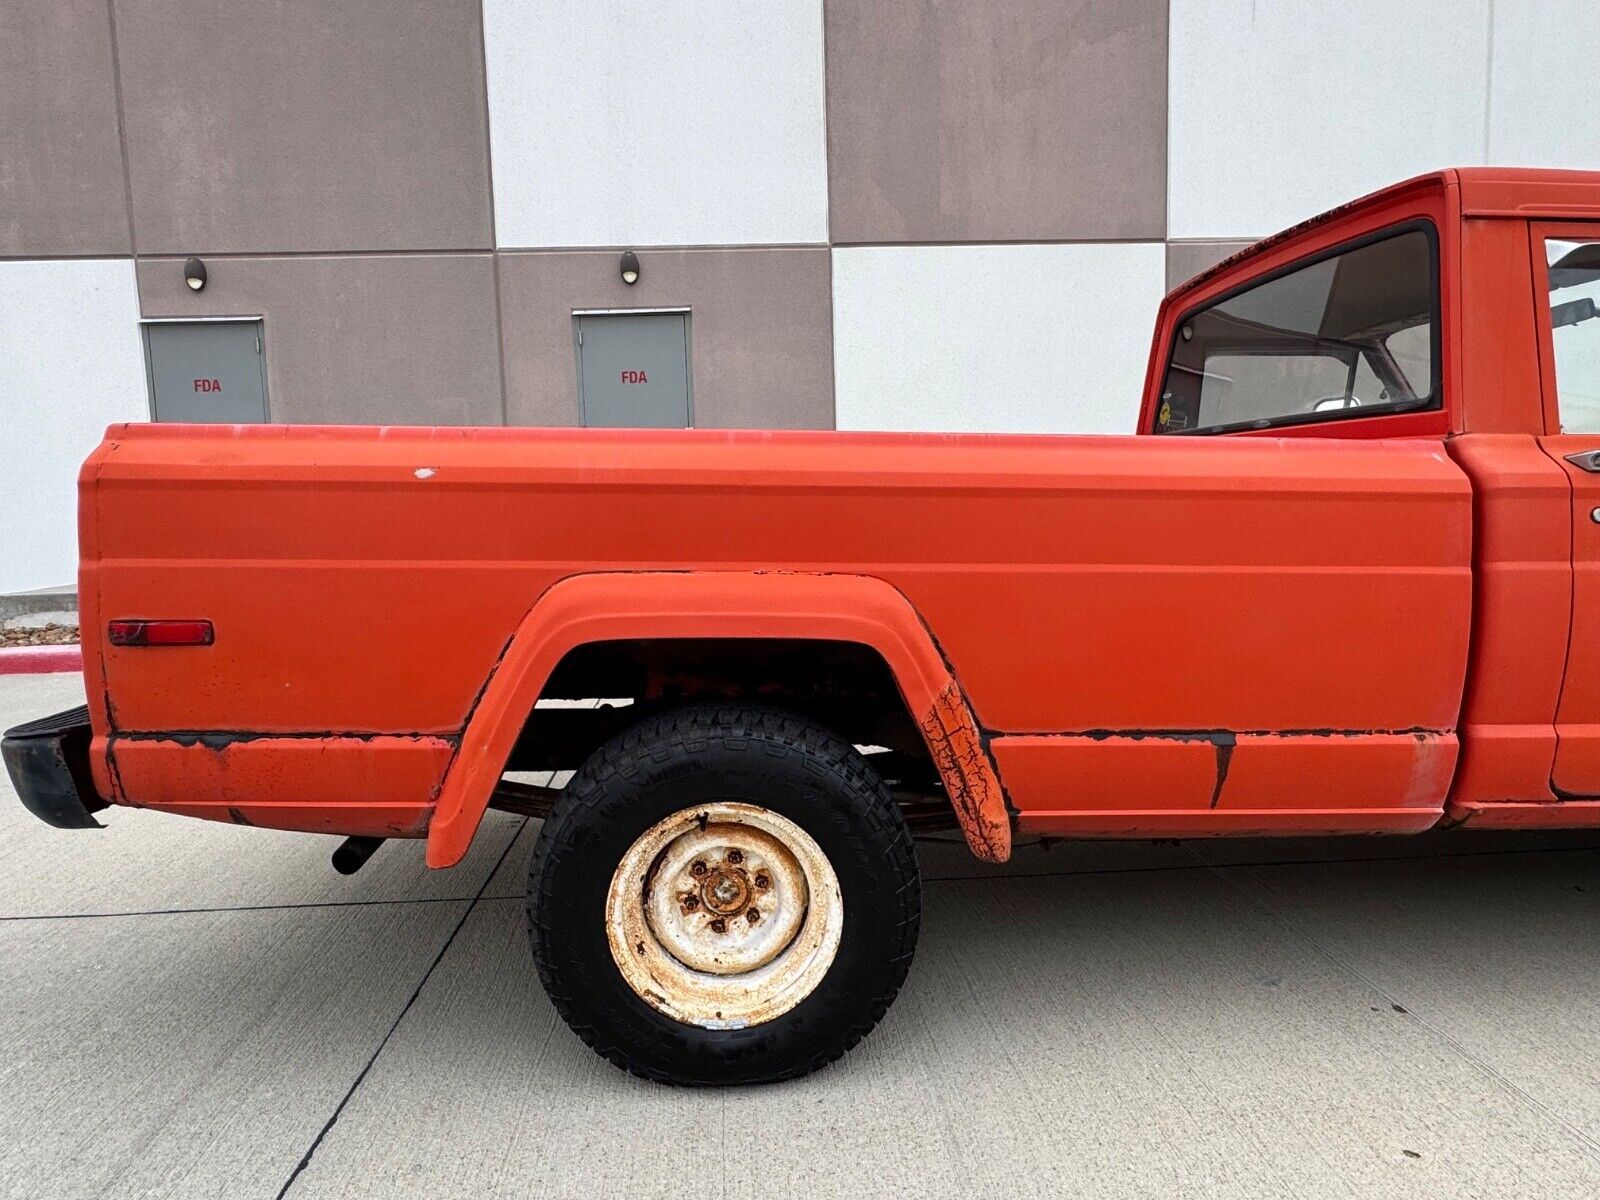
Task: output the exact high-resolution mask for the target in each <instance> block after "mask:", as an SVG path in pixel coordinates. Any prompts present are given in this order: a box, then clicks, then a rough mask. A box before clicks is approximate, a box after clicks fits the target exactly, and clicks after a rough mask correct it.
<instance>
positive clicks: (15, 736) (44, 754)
mask: <svg viewBox="0 0 1600 1200" xmlns="http://www.w3.org/2000/svg"><path fill="white" fill-rule="evenodd" d="M91 736H92V734H91V733H90V730H89V708H88V706H87V705H80V706H78V707H77V708H69V709H68V710H67V711H66V712H62V713H56V714H55V715H54V716H50V717H40V718H39V719H38V720H37V721H29V722H28V723H27V724H26V725H18V726H17V727H16V728H15V729H8V730H6V734H5V737H4V738H3V739H0V757H3V758H4V759H5V760H6V770H7V772H9V773H10V775H11V785H12V786H13V787H15V788H16V789H17V795H18V796H19V797H20V798H21V800H22V806H23V807H24V808H26V809H27V810H28V811H29V812H31V813H32V814H33V815H34V816H36V817H38V818H39V819H40V820H41V821H43V822H44V823H45V824H46V825H54V826H55V827H56V828H57V829H100V828H103V826H101V824H100V822H99V821H96V820H95V819H94V817H92V816H91V815H90V814H91V813H95V812H99V811H100V810H101V809H102V808H105V807H106V802H105V801H104V800H102V799H101V798H100V796H99V794H98V793H96V791H95V790H94V776H93V775H92V774H91V772H90V770H89V739H90V737H91Z"/></svg>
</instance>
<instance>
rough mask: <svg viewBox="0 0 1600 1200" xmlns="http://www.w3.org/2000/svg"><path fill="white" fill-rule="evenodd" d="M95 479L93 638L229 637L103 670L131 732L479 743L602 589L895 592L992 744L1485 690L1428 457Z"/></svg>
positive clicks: (172, 437) (122, 438) (1438, 720)
mask: <svg viewBox="0 0 1600 1200" xmlns="http://www.w3.org/2000/svg"><path fill="white" fill-rule="evenodd" d="M96 458H97V460H98V463H97V470H98V482H97V483H95V485H94V487H93V495H91V496H89V497H88V501H89V503H90V505H91V506H92V507H93V509H94V511H95V513H96V514H97V515H96V516H95V517H94V518H93V520H94V522H95V523H96V524H97V525H98V537H97V540H98V545H99V548H100V549H99V554H100V557H99V560H98V562H97V563H96V564H95V569H94V572H93V575H92V577H91V580H92V583H93V585H94V586H95V587H96V588H97V589H98V591H99V596H98V603H97V607H96V609H95V611H96V612H97V613H98V617H99V619H101V620H109V619H112V618H114V617H118V616H130V615H132V616H140V615H149V614H151V613H154V612H157V611H159V612H160V613H162V614H165V613H167V612H172V613H176V614H180V615H195V616H205V617H207V618H209V619H211V620H212V621H213V622H214V623H215V625H216V630H217V638H216V644H215V646H213V647H210V648H208V649H206V650H205V651H202V652H196V653H193V654H187V655H179V654H170V655H164V654H154V653H147V652H143V651H138V650H121V649H115V648H107V649H105V651H104V654H105V663H106V671H107V677H108V679H107V681H108V683H109V685H110V691H111V695H112V697H113V701H114V702H115V703H117V704H118V712H117V718H116V719H117V723H118V725H119V727H122V728H128V729H139V730H161V729H167V728H174V727H180V726H181V727H191V726H193V725H195V724H196V722H200V723H201V726H200V727H203V728H216V729H249V730H269V731H278V732H291V731H295V730H301V729H326V728H349V729H360V730H369V731H373V732H392V733H403V732H418V731H426V732H446V731H453V730H459V729H460V728H461V727H462V725H463V724H464V722H465V720H466V717H467V712H468V709H469V708H470V706H471V704H472V702H473V698H474V697H475V696H476V695H477V694H478V691H479V689H481V688H482V686H483V682H484V680H485V679H486V678H487V676H488V674H489V671H490V668H491V667H492V666H493V664H494V661H495V658H496V656H497V655H498V654H499V652H500V650H501V649H502V647H503V646H504V645H505V642H506V639H507V638H508V637H509V636H510V634H511V632H512V631H513V630H514V629H515V628H516V626H517V623H518V621H519V620H520V619H521V617H522V615H523V614H524V613H526V612H527V610H528V607H529V606H530V605H531V604H532V602H533V600H534V598H536V597H537V596H539V595H540V594H542V593H543V592H544V591H545V590H547V589H548V588H549V587H550V586H551V585H553V584H554V583H556V582H557V581H558V580H560V579H562V578H564V577H566V576H568V575H572V574H574V573H577V572H583V571H635V570H700V571H749V570H760V569H783V570H794V571H805V572H819V573H828V572H838V573H850V574H867V575H874V576H878V577H881V578H883V579H885V580H886V581H887V582H889V583H890V584H892V585H893V586H894V587H895V588H896V589H898V590H899V591H900V592H901V593H903V594H904V595H905V596H906V597H907V598H908V600H909V601H910V602H911V603H912V605H913V606H914V607H915V609H916V610H917V612H918V613H920V614H921V616H922V618H923V619H924V620H925V621H926V622H927V623H928V625H929V627H930V628H931V629H932V630H933V633H934V636H935V637H936V638H937V639H938V641H939V643H940V645H941V646H942V648H943V650H944V652H945V653H946V655H947V656H948V657H949V659H950V661H951V663H952V664H953V666H954V668H955V671H956V674H957V676H958V677H959V678H960V679H961V682H962V686H963V688H964V689H965V691H966V694H967V697H968V699H969V700H970V702H971V704H972V706H973V708H974V710H975V711H976V713H977V714H978V717H979V719H980V721H981V722H982V723H983V725H984V726H985V727H986V728H988V729H993V730H997V731H1002V732H1058V731H1063V730H1073V729H1088V728H1156V727H1162V728H1191V727H1211V726H1221V727H1226V728H1239V729H1274V728H1309V727H1318V726H1333V727H1342V728H1403V727H1409V726H1413V725H1416V726H1425V727H1439V726H1443V725H1446V724H1448V723H1449V722H1450V721H1452V720H1453V719H1454V716H1455V711H1456V705H1457V703H1458V701H1459V692H1460V683H1461V674H1462V672H1463V670H1464V667H1465V646H1466V637H1467V624H1468V619H1469V602H1470V587H1471V579H1470V568H1469V554H1470V544H1471V514H1470V495H1469V492H1468V488H1467V484H1466V481H1465V479H1464V478H1463V477H1462V475H1461V473H1460V472H1459V470H1457V469H1456V467H1455V466H1454V465H1453V464H1452V463H1451V462H1450V461H1449V460H1448V458H1447V457H1446V456H1445V455H1444V453H1443V451H1442V449H1441V448H1440V446H1439V445H1438V444H1437V443H1431V444H1430V443H1425V442H1359V443H1334V442H1331V441H1321V442H1319V441H1316V440H1311V439H1302V440H1296V441H1290V440H1278V439H1233V440H1226V439H1201V438H1171V439H1168V438H1132V437H1129V438H1115V437H1096V438H1089V437H1059V438H1057V437H991V436H981V435H962V436H936V435H888V434H883V435H871V434H806V433H789V434H777V433H757V432H749V431H739V432H726V433H718V432H714V431H698V430H695V431H655V432H609V431H593V430H590V431H543V430H520V429H475V430H446V429H417V430H399V429H319V430H316V431H314V432H313V431H309V430H305V429H298V428H294V427H282V426H257V427H227V428H219V429H215V430H208V429H205V428H200V427H187V428H176V429H173V428H170V427H166V428H164V427H160V426H131V427H126V428H124V429H118V430H114V431H113V433H112V435H111V438H110V441H109V442H108V443H107V445H106V446H105V447H103V448H102V449H101V450H100V451H99V452H98V453H97V456H96ZM268 498H270V499H268ZM311 595H314V596H315V597H316V603H315V604H308V603H306V602H305V601H306V597H307V596H311ZM130 608H132V609H134V610H136V611H133V612H129V611H128V610H129V609H130Z"/></svg>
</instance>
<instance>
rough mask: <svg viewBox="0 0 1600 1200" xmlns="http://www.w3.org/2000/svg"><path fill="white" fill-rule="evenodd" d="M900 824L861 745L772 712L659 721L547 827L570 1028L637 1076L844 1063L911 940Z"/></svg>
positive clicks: (908, 869)
mask: <svg viewBox="0 0 1600 1200" xmlns="http://www.w3.org/2000/svg"><path fill="white" fill-rule="evenodd" d="M920 908H921V893H920V883H919V879H918V875H917V866H916V859H915V856H914V854H913V852H912V847H911V838H910V835H909V833H908V832H907V831H906V827H905V822H904V821H903V820H902V819H901V816H900V812H899V810H898V808H897V807H896V806H895V804H894V801H893V800H892V798H891V797H890V795H889V793H888V790H887V789H886V788H885V787H884V784H883V781H882V780H881V779H880V778H879V777H878V775H877V773H876V772H874V771H873V769H872V767H871V766H870V765H869V764H868V762H867V761H866V759H864V758H863V757H862V756H861V755H860V754H859V753H858V752H857V751H856V750H855V748H854V747H852V746H851V745H849V744H848V743H847V742H845V741H843V740H842V739H840V738H839V737H837V736H836V735H834V734H833V733H831V732H829V731H828V730H826V729H823V728H822V727H820V726H818V725H815V724H813V723H811V722H808V721H804V720H801V719H799V718H797V717H794V716H791V715H789V714H786V713H783V712H779V711H776V710H772V709H766V708H757V707H746V706H731V705H729V706H703V707H694V708H686V709H681V710H679V711H677V712H673V713H667V714H663V715H660V716H656V717H651V718H648V719H646V720H644V721H642V722H640V723H639V724H638V725H637V726H635V727H634V728H632V729H630V730H628V731H626V732H624V733H623V734H621V735H619V736H618V737H616V738H615V739H613V740H612V741H611V742H610V743H608V744H607V745H605V746H603V747H602V748H601V749H600V750H599V751H597V752H596V753H595V755H594V756H593V758H591V759H590V761H589V762H588V763H586V764H585V765H584V767H583V768H582V769H581V770H580V771H579V772H578V773H577V774H576V775H575V776H574V777H573V780H572V782H571V783H570V784H568V785H567V787H566V789H565V790H564V792H563V794H562V797H561V799H560V800H559V801H558V802H557V804H556V806H555V808H554V810H553V811H552V812H551V814H550V818H549V819H548V820H547V821H546V822H545V826H544V828H543V829H542V830H541V831H540V836H539V841H538V845H537V846H536V848H535V851H534V857H533V866H532V870H531V873H530V877H529V883H528V932H529V937H530V939H531V941H532V945H533V954H534V961H535V962H536V964H537V965H538V969H539V975H540V978H541V979H542V980H543V982H544V986H545V989H546V991H547V992H548V993H549V995H550V999H551V1001H552V1002H553V1003H554V1004H555V1006H556V1009H557V1010H558V1011H559V1012H560V1013H561V1015H562V1017H563V1018H564V1019H565V1020H566V1022H567V1023H568V1024H569V1025H570V1026H571V1027H572V1028H573V1030H574V1031H575V1032H577V1033H578V1035H579V1036H580V1037H582V1038H583V1039H584V1041H586V1042H587V1043H588V1044H589V1045H590V1046H591V1047H593V1048H594V1049H595V1050H596V1051H597V1052H598V1053H600V1054H602V1055H603V1056H605V1057H606V1058H607V1059H609V1060H610V1061H611V1062H613V1063H615V1064H616V1065H618V1066H620V1067H623V1068H625V1069H627V1070H630V1071H632V1072H634V1073H635V1074H638V1075H642V1076H644V1077H646V1078H650V1079H657V1080H661V1081H664V1082H672V1083H683V1084H723V1083H755V1082H765V1081H770V1080H777V1079H788V1078H792V1077H794V1076H798V1075H803V1074H806V1073H807V1072H809V1071H813V1070H815V1069H817V1068H818V1067H821V1066H823V1065H824V1064H826V1063H829V1062H831V1061H833V1060H834V1059H835V1058H838V1057H839V1056H840V1055H841V1054H843V1053H844V1052H845V1051H846V1050H847V1049H849V1048H850V1047H851V1046H853V1045H854V1044H855V1043H856V1042H857V1041H859V1040H860V1039H861V1038H862V1037H863V1036H864V1035H865V1034H866V1033H867V1032H868V1031H869V1030H870V1029H871V1028H872V1027H873V1026H874V1025H875V1024H876V1023H877V1022H878V1020H879V1019H880V1018H881V1017H882V1016H883V1014H884V1012H885V1011H887V1009H888V1007H889V1005H890V1003H891V1002H892V1001H893V1000H894V997H895V994H896V993H897V992H898V991H899V989H900V985H901V983H902V982H903V981H904V979H905V975H906V971H907V969H908V967H909V966H910V962H911V955H912V952H913V951H914V949H915V947H916V940H917V927H918V920H919V916H920Z"/></svg>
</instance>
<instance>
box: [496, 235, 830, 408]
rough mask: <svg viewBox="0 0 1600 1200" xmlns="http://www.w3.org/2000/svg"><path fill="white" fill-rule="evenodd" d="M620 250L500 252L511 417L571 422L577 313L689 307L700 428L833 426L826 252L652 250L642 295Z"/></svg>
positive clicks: (643, 261)
mask: <svg viewBox="0 0 1600 1200" xmlns="http://www.w3.org/2000/svg"><path fill="white" fill-rule="evenodd" d="M620 256H621V250H620V249H618V250H594V251H590V250H582V251H559V252H527V253H523V252H509V253H504V254H502V255H501V256H500V300H501V305H500V307H501V319H502V321H503V322H504V328H505V353H506V396H507V417H508V420H509V422H510V423H511V424H513V425H573V424H576V423H577V422H578V420H579V416H578V368H577V360H576V355H575V349H574V345H573V332H572V313H573V310H575V309H597V308H599V309H604V308H676V307H686V308H688V309H690V318H689V341H690V364H689V365H690V373H691V376H692V378H693V396H694V423H695V424H696V425H698V426H703V427H713V428H730V427H741V426H742V427H753V428H766V429H831V428H833V326H832V321H833V316H832V300H831V294H830V274H829V256H828V250H827V249H826V247H822V246H806V247H792V248H781V249H773V248H760V249H731V250H642V251H640V252H639V260H640V265H641V267H642V268H643V270H642V272H641V274H640V278H639V282H638V283H636V284H634V285H633V286H632V287H629V286H627V285H626V284H624V283H623V282H622V280H621V278H620V276H619V271H618V262H619V259H620Z"/></svg>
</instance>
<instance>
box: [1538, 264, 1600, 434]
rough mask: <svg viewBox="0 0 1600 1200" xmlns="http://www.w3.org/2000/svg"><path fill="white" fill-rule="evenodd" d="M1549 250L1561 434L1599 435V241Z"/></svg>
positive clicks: (1551, 312) (1552, 327)
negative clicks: (1597, 318)
mask: <svg viewBox="0 0 1600 1200" xmlns="http://www.w3.org/2000/svg"><path fill="white" fill-rule="evenodd" d="M1544 246H1545V259H1546V261H1547V262H1548V264H1549V269H1550V276H1549V277H1550V340H1551V341H1552V343H1554V346H1555V359H1556V407H1557V409H1558V411H1559V412H1560V413H1561V432H1562V433H1600V320H1596V319H1595V318H1596V317H1597V316H1600V308H1597V307H1596V306H1597V305H1600V242H1566V241H1557V240H1556V239H1554V238H1551V239H1548V240H1547V241H1546V242H1545V244H1544Z"/></svg>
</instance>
